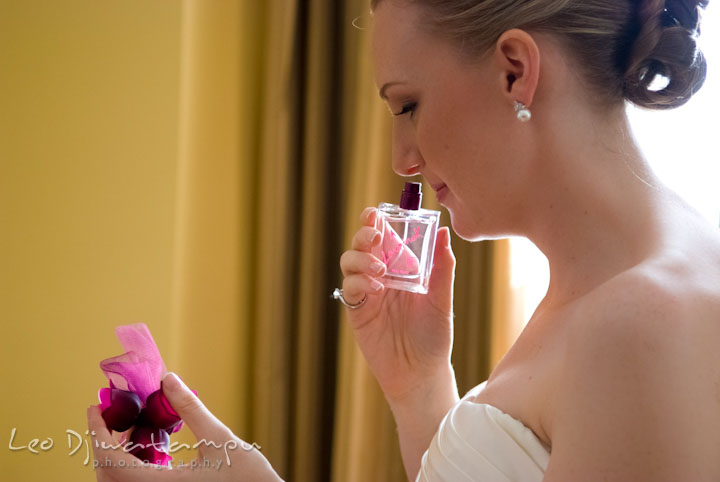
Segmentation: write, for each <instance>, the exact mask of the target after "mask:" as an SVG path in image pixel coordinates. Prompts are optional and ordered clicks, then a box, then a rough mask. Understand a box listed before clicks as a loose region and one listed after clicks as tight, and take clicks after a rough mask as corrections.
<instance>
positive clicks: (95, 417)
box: [87, 406, 169, 482]
mask: <svg viewBox="0 0 720 482" xmlns="http://www.w3.org/2000/svg"><path fill="white" fill-rule="evenodd" d="M87 418H88V428H89V429H90V436H91V437H92V442H91V444H92V448H93V461H92V465H93V467H95V468H96V470H97V477H98V480H99V481H115V482H124V481H128V482H129V481H133V482H145V481H158V480H160V481H163V480H167V479H166V478H165V477H166V474H169V470H168V468H166V467H160V466H157V465H144V464H143V463H142V462H141V461H140V459H138V458H136V457H135V456H133V455H131V454H130V453H128V452H126V449H129V448H130V447H129V446H128V444H127V443H125V444H123V443H118V442H116V441H115V440H114V439H113V436H112V433H111V432H110V431H109V430H108V428H107V426H106V425H105V420H103V418H102V414H101V412H100V408H99V407H97V406H92V407H89V408H88V409H87Z"/></svg>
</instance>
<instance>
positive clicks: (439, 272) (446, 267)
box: [429, 226, 455, 292]
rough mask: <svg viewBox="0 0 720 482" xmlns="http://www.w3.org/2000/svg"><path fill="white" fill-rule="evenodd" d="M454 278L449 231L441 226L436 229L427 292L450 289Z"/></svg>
mask: <svg viewBox="0 0 720 482" xmlns="http://www.w3.org/2000/svg"><path fill="white" fill-rule="evenodd" d="M454 277H455V255H454V254H453V251H452V247H451V245H450V229H449V228H448V227H447V226H443V227H442V228H440V229H438V232H437V240H436V241H435V252H434V253H433V268H432V272H431V273H430V284H429V290H431V291H435V292H437V291H440V290H447V289H450V291H452V283H453V279H454Z"/></svg>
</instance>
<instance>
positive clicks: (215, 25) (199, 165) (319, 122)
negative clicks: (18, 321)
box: [170, 0, 506, 482]
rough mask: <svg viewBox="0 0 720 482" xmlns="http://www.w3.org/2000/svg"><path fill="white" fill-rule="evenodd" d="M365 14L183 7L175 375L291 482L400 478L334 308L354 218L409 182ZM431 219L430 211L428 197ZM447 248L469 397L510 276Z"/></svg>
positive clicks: (461, 380)
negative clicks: (399, 168)
mask: <svg viewBox="0 0 720 482" xmlns="http://www.w3.org/2000/svg"><path fill="white" fill-rule="evenodd" d="M368 4H369V2H368V1H367V0H343V1H332V2H330V1H327V0H304V1H300V0H267V1H265V2H254V1H250V0H202V1H200V0H185V1H184V2H183V23H182V32H181V34H182V62H181V64H182V68H181V99H180V105H181V110H180V138H181V143H180V155H179V162H180V176H179V183H180V184H179V187H178V209H177V212H178V218H177V240H176V247H175V273H176V275H175V279H176V285H175V287H174V309H173V313H174V315H173V322H172V323H173V327H174V329H173V335H172V348H173V349H172V352H171V357H170V360H171V363H170V366H171V369H173V370H176V371H177V372H178V373H179V374H180V375H181V376H183V378H184V379H185V380H186V381H187V382H188V383H189V384H190V385H192V386H193V388H196V389H197V390H198V392H199V394H200V396H201V398H202V399H203V400H204V401H205V403H206V404H207V405H208V407H209V408H210V409H211V410H212V411H213V412H214V413H216V414H217V415H218V416H219V418H220V419H221V420H223V421H224V422H225V423H227V424H228V425H229V426H230V428H231V429H232V430H233V431H235V433H237V434H238V435H239V436H240V437H241V438H243V439H245V440H247V441H249V442H256V443H258V444H259V445H260V446H262V451H263V453H264V454H265V456H266V457H267V458H268V459H269V461H270V462H271V463H272V465H273V466H274V467H275V469H276V470H277V471H278V473H279V474H280V475H281V476H282V477H283V478H285V479H286V480H289V481H313V482H314V481H323V480H325V481H330V480H332V481H338V482H339V481H343V482H346V481H348V482H352V481H368V480H372V481H391V480H392V481H397V480H403V479H404V477H405V475H404V469H403V466H402V460H401V457H400V450H399V446H398V441H397V434H396V430H395V423H394V420H393V418H392V414H391V412H390V410H389V408H388V406H387V404H386V402H385V399H384V397H383V395H382V393H381V391H380V390H379V388H378V385H377V383H376V381H375V380H374V378H373V377H372V376H371V374H370V373H369V371H368V369H367V366H366V364H365V361H364V359H363V357H362V355H361V354H360V352H359V350H358V349H357V347H356V346H355V343H354V340H353V337H352V333H350V331H349V329H348V327H347V325H346V323H345V319H344V313H343V311H342V310H341V306H340V305H339V304H338V303H337V302H336V301H334V300H331V299H330V296H329V295H330V292H331V291H332V288H333V287H335V286H340V284H341V282H342V274H341V273H340V269H339V258H340V255H341V254H342V252H343V251H344V250H345V249H347V247H348V246H350V240H351V237H352V235H353V234H354V233H355V231H356V230H357V229H358V227H359V214H360V212H361V211H362V209H363V208H364V207H366V206H371V205H377V204H378V203H379V202H380V201H397V199H396V198H397V197H398V194H399V193H400V191H401V189H402V185H403V183H404V182H405V179H402V178H399V177H398V176H396V175H395V174H394V173H393V172H392V169H391V164H390V132H391V116H390V115H389V113H388V110H387V107H386V106H385V105H384V104H383V103H382V102H381V101H380V99H379V97H378V95H377V89H376V87H375V85H374V82H373V79H372V72H371V64H370V52H369V42H368V40H369V38H368V34H369V31H368V30H367V29H366V28H364V27H367V26H368V25H369V22H370V18H369V5H368ZM354 21H355V24H357V25H358V26H359V27H360V28H356V27H355V26H353V22H354ZM426 191H427V192H428V193H430V192H431V190H430V189H429V187H428V189H426ZM425 205H426V207H429V208H433V207H435V208H437V204H436V203H435V201H434V199H433V196H432V195H431V194H428V195H427V196H426V202H425ZM442 221H443V222H442V224H444V225H447V224H448V223H449V216H448V214H447V212H443V214H442ZM453 248H454V250H455V253H456V256H457V259H458V268H457V273H456V275H457V278H456V291H455V315H456V320H455V322H456V325H455V330H456V331H455V349H454V353H453V364H454V366H455V369H456V373H457V379H458V384H459V386H460V391H461V392H464V391H465V390H467V389H468V388H470V387H471V386H474V385H476V384H477V383H480V382H481V381H483V380H484V379H485V378H486V377H487V375H488V373H489V371H490V367H491V364H492V363H493V359H492V356H491V355H492V353H493V351H492V344H493V342H494V341H493V340H501V341H502V339H503V338H502V337H500V338H498V336H499V335H498V333H502V332H503V328H502V326H504V325H503V323H504V321H503V319H502V318H503V316H505V313H504V312H502V311H501V310H499V309H497V308H493V307H494V306H495V303H494V296H495V295H497V294H498V293H502V292H503V291H502V289H503V288H502V286H496V283H495V281H494V280H495V279H501V278H500V277H498V276H496V275H495V274H494V273H497V272H499V271H501V270H502V263H503V262H502V261H501V260H500V258H498V257H497V253H496V252H495V251H494V249H493V243H490V242H484V243H476V244H471V243H467V242H464V241H462V240H460V239H457V238H455V237H454V238H453ZM502 256H504V255H502ZM505 265H506V263H505ZM501 282H502V283H505V282H506V280H504V279H503V280H502V281H501ZM493 310H494V311H493ZM493 334H494V335H493ZM501 341H500V342H501ZM498 343H499V342H498ZM183 432H186V431H183ZM183 432H181V433H183ZM183 437H185V439H188V435H187V433H185V435H183ZM181 441H184V440H181ZM188 441H190V440H189V439H188Z"/></svg>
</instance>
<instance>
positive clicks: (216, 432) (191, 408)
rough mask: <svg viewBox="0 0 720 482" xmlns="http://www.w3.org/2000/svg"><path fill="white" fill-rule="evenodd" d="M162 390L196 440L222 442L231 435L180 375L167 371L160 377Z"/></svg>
mask: <svg viewBox="0 0 720 482" xmlns="http://www.w3.org/2000/svg"><path fill="white" fill-rule="evenodd" d="M161 386H162V390H163V393H164V394H165V397H167V399H168V401H169V402H170V405H172V408H173V409H174V410H175V411H176V412H177V414H178V415H179V416H180V418H182V419H183V420H184V421H185V423H186V424H187V426H188V427H189V428H190V431H191V432H192V433H193V434H195V437H197V439H198V441H202V440H205V441H206V442H215V443H218V444H221V445H222V444H223V443H225V442H226V441H227V440H229V439H230V438H231V437H233V434H232V432H231V431H230V429H229V428H227V427H226V426H225V425H224V424H223V423H222V422H221V421H220V420H218V419H217V417H215V415H213V414H212V413H210V411H209V410H208V409H207V408H205V405H203V403H202V402H201V401H200V399H199V398H198V397H197V395H195V394H194V393H193V392H192V391H191V390H190V389H189V388H188V387H187V385H185V383H184V382H183V381H182V380H180V377H178V376H177V375H175V374H174V373H172V372H168V373H166V374H165V376H164V377H163V379H162V383H161Z"/></svg>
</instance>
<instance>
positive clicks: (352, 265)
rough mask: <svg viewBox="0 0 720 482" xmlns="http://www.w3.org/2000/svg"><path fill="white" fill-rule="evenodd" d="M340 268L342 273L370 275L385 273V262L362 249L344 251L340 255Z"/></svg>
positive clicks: (346, 274) (347, 274)
mask: <svg viewBox="0 0 720 482" xmlns="http://www.w3.org/2000/svg"><path fill="white" fill-rule="evenodd" d="M340 269H341V270H342V272H343V275H345V276H350V275H353V274H359V273H365V274H367V275H370V276H382V275H384V274H385V271H386V266H385V264H384V263H383V262H382V261H380V260H379V259H377V258H376V257H375V256H373V255H372V254H370V253H364V252H362V251H345V252H344V253H343V255H342V256H341V257H340Z"/></svg>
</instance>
